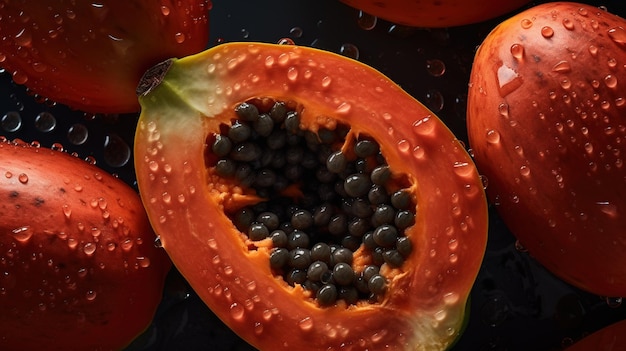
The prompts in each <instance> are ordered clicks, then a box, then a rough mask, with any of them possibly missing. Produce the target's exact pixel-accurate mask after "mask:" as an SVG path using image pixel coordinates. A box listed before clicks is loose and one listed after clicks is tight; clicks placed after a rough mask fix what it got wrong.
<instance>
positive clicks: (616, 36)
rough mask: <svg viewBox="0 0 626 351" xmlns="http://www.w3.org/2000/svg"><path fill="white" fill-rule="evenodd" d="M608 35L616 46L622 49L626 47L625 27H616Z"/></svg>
mask: <svg viewBox="0 0 626 351" xmlns="http://www.w3.org/2000/svg"><path fill="white" fill-rule="evenodd" d="M608 33H609V37H610V38H611V40H613V41H614V42H615V43H616V44H618V45H620V46H622V47H624V46H626V29H624V28H623V27H615V28H611V29H609V31H608Z"/></svg>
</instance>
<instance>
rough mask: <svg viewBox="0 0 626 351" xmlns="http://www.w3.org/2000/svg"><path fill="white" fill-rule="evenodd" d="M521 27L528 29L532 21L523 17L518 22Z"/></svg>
mask: <svg viewBox="0 0 626 351" xmlns="http://www.w3.org/2000/svg"><path fill="white" fill-rule="evenodd" d="M520 24H521V26H522V28H524V29H528V28H530V27H532V26H533V21H531V20H529V19H528V18H524V19H523V20H522V21H521V22H520Z"/></svg>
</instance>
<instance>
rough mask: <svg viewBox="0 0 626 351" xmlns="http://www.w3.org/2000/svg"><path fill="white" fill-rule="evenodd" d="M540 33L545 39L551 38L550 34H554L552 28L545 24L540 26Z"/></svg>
mask: <svg viewBox="0 0 626 351" xmlns="http://www.w3.org/2000/svg"><path fill="white" fill-rule="evenodd" d="M541 35H542V36H543V37H544V38H546V39H548V38H552V36H553V35H554V29H552V27H550V26H545V27H543V28H541Z"/></svg>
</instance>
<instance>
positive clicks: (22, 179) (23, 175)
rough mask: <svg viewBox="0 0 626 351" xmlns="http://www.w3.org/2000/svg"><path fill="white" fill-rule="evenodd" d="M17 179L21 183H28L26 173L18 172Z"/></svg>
mask: <svg viewBox="0 0 626 351" xmlns="http://www.w3.org/2000/svg"><path fill="white" fill-rule="evenodd" d="M17 180H19V181H20V183H22V184H26V183H28V175H27V174H26V173H20V174H19V175H18V176H17Z"/></svg>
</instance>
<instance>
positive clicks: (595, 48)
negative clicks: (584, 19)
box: [587, 45, 598, 56]
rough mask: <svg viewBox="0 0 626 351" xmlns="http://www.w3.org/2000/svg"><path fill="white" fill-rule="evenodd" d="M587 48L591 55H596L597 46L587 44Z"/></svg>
mask: <svg viewBox="0 0 626 351" xmlns="http://www.w3.org/2000/svg"><path fill="white" fill-rule="evenodd" d="M587 50H589V53H590V54H591V56H596V55H597V54H598V47H597V46H595V45H589V47H588V48H587Z"/></svg>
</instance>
